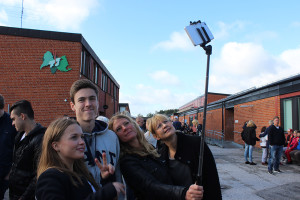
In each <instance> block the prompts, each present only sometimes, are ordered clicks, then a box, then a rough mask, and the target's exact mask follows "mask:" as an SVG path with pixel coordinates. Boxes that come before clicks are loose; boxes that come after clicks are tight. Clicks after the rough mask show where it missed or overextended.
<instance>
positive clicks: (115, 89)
mask: <svg viewBox="0 0 300 200" xmlns="http://www.w3.org/2000/svg"><path fill="white" fill-rule="evenodd" d="M114 99H117V86H116V85H114ZM299 102H300V101H299Z"/></svg>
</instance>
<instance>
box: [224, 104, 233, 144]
mask: <svg viewBox="0 0 300 200" xmlns="http://www.w3.org/2000/svg"><path fill="white" fill-rule="evenodd" d="M224 130H225V134H224V135H225V138H224V139H225V140H229V141H233V140H234V134H233V131H234V108H228V109H225V128H224Z"/></svg>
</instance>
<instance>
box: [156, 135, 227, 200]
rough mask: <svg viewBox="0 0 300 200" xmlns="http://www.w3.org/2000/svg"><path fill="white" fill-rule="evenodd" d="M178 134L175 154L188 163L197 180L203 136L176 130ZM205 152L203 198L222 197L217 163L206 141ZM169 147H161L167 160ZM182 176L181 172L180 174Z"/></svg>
mask: <svg viewBox="0 0 300 200" xmlns="http://www.w3.org/2000/svg"><path fill="white" fill-rule="evenodd" d="M176 134H177V150H176V154H175V159H176V160H178V161H180V162H182V163H184V164H186V165H188V166H189V168H190V170H191V173H192V178H193V182H196V180H197V172H198V163H199V150H200V142H201V137H199V136H191V135H186V134H183V133H181V132H176ZM204 144H205V146H204V154H203V168H202V169H203V171H202V180H203V189H204V197H203V199H206V200H207V199H214V200H218V199H222V194H221V187H220V182H219V175H218V171H217V167H216V163H215V159H214V157H213V155H212V153H211V151H210V149H209V148H208V146H207V145H206V143H204ZM168 151H169V149H168V147H167V146H166V145H163V147H162V148H161V152H160V153H161V156H162V158H163V159H165V160H166V161H167V164H168V160H169V155H168ZM179 176H180V174H179Z"/></svg>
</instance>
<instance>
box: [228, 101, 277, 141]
mask: <svg viewBox="0 0 300 200" xmlns="http://www.w3.org/2000/svg"><path fill="white" fill-rule="evenodd" d="M241 106H242V107H241ZM244 106H248V107H244ZM274 116H280V99H279V97H278V96H275V97H270V98H266V99H261V100H257V101H252V102H247V103H243V104H239V105H235V106H234V119H235V121H236V120H238V122H237V123H234V131H235V134H234V141H235V142H236V143H239V144H244V142H243V141H242V139H241V136H240V132H241V131H242V127H243V125H244V122H245V121H249V120H253V121H254V123H255V124H256V126H257V129H256V135H257V137H258V135H259V134H260V131H261V128H262V127H263V126H266V127H268V122H269V120H271V119H273V117H274ZM256 146H257V147H259V142H257V143H256Z"/></svg>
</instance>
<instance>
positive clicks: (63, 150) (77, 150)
mask: <svg viewBox="0 0 300 200" xmlns="http://www.w3.org/2000/svg"><path fill="white" fill-rule="evenodd" d="M82 137H83V133H82V129H81V127H80V126H79V125H78V124H71V125H70V126H68V128H67V129H66V130H65V131H64V133H63V135H62V136H61V138H60V139H59V141H55V142H53V143H52V147H53V148H54V150H55V151H56V152H57V153H58V155H59V156H60V158H61V159H62V160H63V161H64V163H65V164H67V165H72V164H73V163H74V161H75V160H77V159H81V158H83V157H84V151H85V143H84V140H83V138H82Z"/></svg>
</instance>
